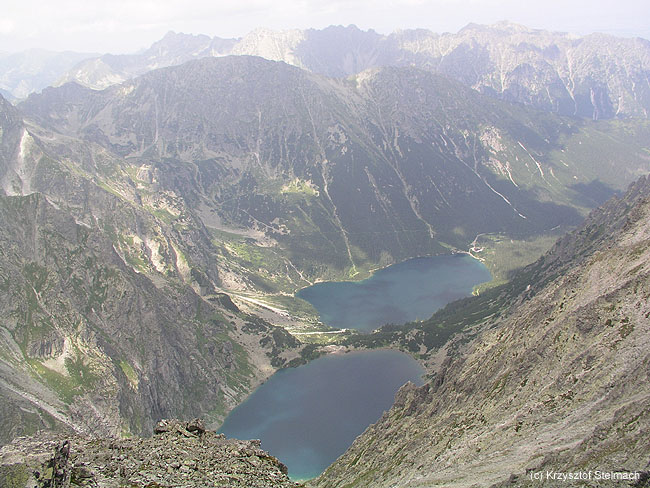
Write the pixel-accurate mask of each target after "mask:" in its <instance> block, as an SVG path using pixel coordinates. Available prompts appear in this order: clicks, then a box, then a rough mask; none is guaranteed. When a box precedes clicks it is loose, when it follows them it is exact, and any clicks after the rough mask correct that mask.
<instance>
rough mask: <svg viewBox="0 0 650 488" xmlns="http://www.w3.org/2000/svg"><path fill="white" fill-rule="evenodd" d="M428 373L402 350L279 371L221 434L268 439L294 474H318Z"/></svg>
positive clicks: (364, 353)
mask: <svg viewBox="0 0 650 488" xmlns="http://www.w3.org/2000/svg"><path fill="white" fill-rule="evenodd" d="M422 373H423V370H422V368H421V367H420V365H419V364H418V363H417V362H416V361H415V360H414V359H412V358H411V357H410V356H408V355H407V354H404V353H401V352H398V351H386V350H380V351H362V352H352V353H348V354H341V355H329V356H325V357H321V358H318V359H316V360H314V361H312V362H310V363H309V364H306V365H304V366H300V367H298V368H293V369H283V370H280V371H278V372H277V373H275V374H274V375H273V376H272V377H271V378H270V379H269V380H268V381H267V382H266V383H264V384H263V385H262V386H260V387H259V388H258V389H257V390H255V391H254V392H253V394H252V395H251V396H250V397H249V398H248V399H247V400H246V401H245V402H244V403H242V404H241V405H239V406H238V407H237V408H236V409H234V410H233V411H232V412H231V413H230V415H228V417H227V418H226V421H225V422H224V424H223V425H222V427H221V429H220V432H223V433H224V434H226V436H227V437H235V438H237V439H261V441H262V449H265V450H267V451H269V453H270V454H271V455H273V456H275V457H277V458H278V459H280V461H282V462H283V463H284V464H286V465H287V466H288V468H289V476H290V477H291V478H292V479H294V480H301V479H309V478H313V477H315V476H318V475H319V474H320V473H322V472H323V471H324V470H325V468H327V466H329V465H330V464H331V463H332V462H334V460H336V458H337V457H339V456H340V455H341V454H343V453H344V452H345V450H346V449H347V448H348V447H349V446H350V445H351V444H352V442H353V441H354V439H355V437H357V436H358V435H359V434H361V433H362V432H363V431H364V430H365V429H366V427H368V425H370V424H372V423H374V422H376V421H377V420H378V419H379V417H381V415H382V413H383V412H384V411H385V410H388V409H389V408H390V406H391V405H392V404H393V399H394V396H395V393H396V392H397V390H398V389H399V388H400V386H402V385H403V384H404V383H406V382H407V381H412V382H413V383H416V384H418V385H421V384H422V380H421V375H422Z"/></svg>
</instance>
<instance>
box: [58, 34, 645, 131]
mask: <svg viewBox="0 0 650 488" xmlns="http://www.w3.org/2000/svg"><path fill="white" fill-rule="evenodd" d="M227 54H234V55H255V56H261V57H264V58H266V59H270V60H274V61H284V62H286V63H288V64H292V65H295V66H298V67H300V68H304V69H307V70H309V71H312V72H314V73H320V74H324V75H326V76H331V77H342V78H344V77H348V76H352V75H356V74H357V73H360V72H362V71H364V70H366V69H370V68H379V67H386V66H400V67H405V66H414V67H418V68H421V69H425V70H428V71H433V72H436V73H441V74H445V75H447V76H449V77H451V78H453V79H456V80H458V81H460V82H461V83H463V84H464V85H466V86H469V87H471V88H474V89H475V90H477V91H479V92H481V93H485V94H488V95H490V96H494V97H497V98H500V99H503V100H508V101H512V102H518V103H524V104H526V105H530V106H533V107H536V108H538V109H542V110H545V111H549V112H553V113H558V114H560V115H568V116H578V117H586V118H592V119H609V118H628V117H641V118H648V113H649V110H650V84H649V82H648V80H649V76H650V41H647V40H645V39H640V38H636V39H624V38H617V37H613V36H608V35H604V34H592V35H589V36H584V37H578V36H574V35H570V34H566V33H557V32H548V31H544V30H537V29H529V28H527V27H524V26H521V25H517V24H512V23H508V22H500V23H497V24H493V25H488V26H485V25H477V24H469V25H467V26H466V27H465V28H463V29H461V30H460V31H459V32H458V33H455V34H450V33H445V34H436V33H434V32H431V31H428V30H425V29H414V30H404V31H397V32H394V33H392V34H390V35H387V36H386V35H380V34H377V33H376V32H374V31H372V30H369V31H362V30H360V29H358V28H357V27H355V26H348V27H342V26H330V27H327V28H325V29H322V30H316V29H307V30H304V31H301V30H288V31H272V30H269V29H256V30H254V31H252V32H251V33H249V34H247V35H246V36H244V37H243V38H241V39H228V40H226V39H220V38H217V37H215V38H212V39H210V38H208V37H207V36H190V35H186V34H174V33H169V34H167V35H166V36H165V37H164V38H163V39H162V40H161V41H159V42H158V43H155V44H154V45H153V46H152V47H151V48H150V49H149V50H148V51H147V52H145V53H144V54H138V55H122V56H110V55H106V56H102V57H100V58H96V59H93V60H87V61H84V62H82V63H81V64H80V65H79V66H77V67H75V69H74V70H72V71H70V72H69V73H68V74H67V75H66V76H65V77H64V78H63V81H72V80H76V81H78V82H80V83H82V84H84V85H86V86H89V87H92V88H105V87H107V86H109V85H110V84H114V83H119V82H122V81H124V80H126V79H129V78H132V77H133V76H137V75H139V74H142V73H144V72H146V71H148V70H151V69H154V68H158V67H163V66H170V65H173V64H180V63H182V62H184V61H187V60H189V59H193V58H200V57H205V56H221V55H227Z"/></svg>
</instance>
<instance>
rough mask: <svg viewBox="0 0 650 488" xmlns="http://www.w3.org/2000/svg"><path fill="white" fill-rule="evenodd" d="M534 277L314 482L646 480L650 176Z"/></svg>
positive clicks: (540, 265)
mask: <svg viewBox="0 0 650 488" xmlns="http://www.w3.org/2000/svg"><path fill="white" fill-rule="evenodd" d="M522 277H523V278H524V279H525V280H527V281H528V284H527V285H526V284H525V283H520V284H523V285H524V286H523V287H518V288H512V291H513V292H516V294H514V295H511V296H510V301H509V305H508V307H507V308H506V309H505V310H501V311H499V312H498V313H496V314H494V315H492V316H490V317H488V318H486V319H483V323H482V325H481V328H482V330H483V332H482V333H480V334H479V335H478V337H476V338H475V339H473V340H471V341H470V342H469V343H467V344H463V342H465V341H466V338H463V337H457V338H456V340H455V342H456V344H455V345H456V347H457V348H458V350H459V351H462V352H461V353H456V354H453V355H451V356H450V357H449V358H447V359H446V360H445V361H444V362H443V363H442V364H440V365H439V366H437V367H436V368H435V370H434V371H432V374H433V379H432V381H431V382H430V383H428V384H426V385H424V386H423V387H420V388H416V387H415V386H413V385H407V386H405V387H403V388H402V389H401V390H400V392H399V393H398V394H397V396H396V399H395V404H394V406H393V407H392V408H391V410H390V411H388V412H386V413H385V414H384V416H383V417H382V418H381V419H380V420H379V421H378V422H377V423H376V424H375V425H373V426H371V427H370V428H368V430H366V432H365V433H364V434H363V435H361V436H360V437H359V438H358V439H357V440H356V441H355V443H354V444H353V445H352V447H351V448H350V449H349V450H348V451H347V452H346V453H345V454H344V455H343V456H342V457H341V458H339V459H338V460H337V461H336V462H335V463H334V464H333V465H332V466H331V467H330V468H328V470H327V471H326V472H325V473H324V474H323V475H322V476H321V477H320V478H318V479H317V480H315V481H314V482H313V485H314V486H319V487H339V486H346V487H351V486H359V487H365V486H373V487H382V486H409V487H417V486H423V487H424V486H458V487H461V486H466V487H469V486H490V485H492V484H494V483H503V484H504V485H507V484H512V485H515V486H526V485H530V486H537V484H538V483H539V481H537V480H533V479H531V478H530V476H531V474H533V475H534V474H535V473H538V472H540V471H541V472H544V473H545V472H546V471H547V470H551V471H553V470H555V471H558V472H567V473H568V472H588V471H589V470H592V472H595V471H596V470H600V471H605V472H635V471H636V472H639V473H642V472H645V473H646V474H645V475H644V479H647V472H648V471H649V470H650V458H649V457H648V452H650V444H649V441H648V439H649V438H650V437H649V435H650V411H649V409H648V408H649V407H648V406H649V405H650V390H649V389H648V384H650V383H649V382H648V379H649V375H650V367H649V364H650V355H649V353H648V347H647V345H648V343H649V341H650V337H649V335H650V319H649V317H650V308H649V307H648V304H649V303H650V302H649V300H648V299H649V298H650V287H649V283H650V180H648V179H647V178H642V179H641V180H639V181H638V182H637V183H635V184H633V185H632V186H631V187H630V189H629V191H628V192H627V193H626V194H625V195H624V196H623V197H621V198H614V199H612V200H610V201H609V202H608V203H606V204H605V205H604V206H603V207H602V208H599V209H598V210H596V211H594V212H593V213H592V214H591V215H590V217H589V218H588V219H587V221H586V222H585V225H584V226H583V227H582V228H581V229H579V230H578V231H575V232H574V233H572V234H570V235H568V236H567V237H565V238H563V239H561V240H560V241H559V242H558V243H557V245H556V246H555V247H554V248H553V249H552V250H551V251H550V252H549V253H548V254H547V255H545V256H544V257H543V258H541V259H540V260H539V261H538V262H537V263H535V264H534V265H531V266H530V267H529V268H527V269H524V270H523V271H522V272H521V274H520V275H518V277H515V280H514V281H520V280H517V278H522ZM475 300H478V299H475ZM467 304H471V301H466V305H467ZM467 309H468V310H467V311H465V312H462V311H461V312H459V313H460V314H461V315H462V314H463V313H465V317H466V318H467V319H468V320H469V322H470V323H471V315H470V312H471V310H472V307H470V306H468V307H467ZM434 319H435V316H434ZM475 323H476V322H475ZM452 342H454V341H452ZM558 483H565V482H558ZM617 483H619V482H607V481H603V480H599V481H596V480H593V479H592V481H591V482H588V483H586V484H580V483H578V484H579V485H580V486H608V485H609V484H611V485H612V486H619V485H618V484H617ZM547 484H548V485H552V484H553V483H552V482H549V481H547ZM558 486H559V485H558ZM562 486H565V485H562Z"/></svg>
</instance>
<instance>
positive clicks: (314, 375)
mask: <svg viewBox="0 0 650 488" xmlns="http://www.w3.org/2000/svg"><path fill="white" fill-rule="evenodd" d="M489 279H490V273H489V272H488V270H487V268H485V266H483V264H481V263H480V262H479V261H477V260H475V259H473V258H471V257H470V256H467V255H449V256H435V257H431V258H416V259H411V260H408V261H405V262H403V263H399V264H396V265H393V266H389V267H388V268H384V269H382V270H379V271H377V272H376V273H375V274H373V276H371V277H370V278H368V279H367V280H364V281H360V282H338V283H334V282H328V283H319V284H316V285H314V286H312V287H309V288H305V289H303V290H301V291H300V292H299V293H298V296H300V297H301V298H303V299H305V300H307V301H309V302H310V303H312V304H313V305H314V307H315V308H316V309H317V310H318V312H319V313H320V315H321V320H323V322H324V323H326V324H328V325H331V326H333V327H340V328H343V327H345V328H356V329H359V330H362V331H370V330H372V329H374V328H377V327H379V326H381V325H383V324H385V323H388V322H391V323H403V322H406V321H410V320H416V319H425V318H428V317H430V316H431V315H432V314H433V312H435V311H436V310H437V309H438V308H440V307H442V306H444V305H445V304H446V303H448V302H450V301H452V300H455V299H457V298H461V297H464V296H467V295H470V294H471V292H472V288H473V287H474V286H475V285H477V284H479V283H482V282H485V281H488V280H489ZM423 372H424V371H423V369H422V368H421V367H420V365H419V364H418V363H417V362H416V361H415V360H414V359H413V358H411V357H410V356H408V355H407V354H404V353H401V352H398V351H391V350H375V351H358V352H351V353H348V354H331V355H328V356H324V357H321V358H318V359H316V360H314V361H311V362H310V363H309V364H306V365H304V366H300V367H298V368H292V369H283V370H280V371H278V372H277V373H275V374H274V375H273V376H272V377H271V378H269V380H268V381H267V382H266V383H264V384H263V385H261V386H260V387H259V388H258V389H257V390H255V391H254V392H253V393H252V395H251V396H250V397H249V398H248V399H247V400H246V401H245V402H244V403H242V404H241V405H239V406H238V407H237V408H235V409H234V410H233V411H232V412H231V413H230V414H229V415H228V417H227V418H226V420H225V421H224V423H223V425H222V426H221V429H220V430H219V431H220V432H222V433H224V434H225V435H226V436H228V437H235V438H238V439H261V441H262V449H265V450H266V451H268V452H269V453H270V454H271V455H273V456H275V457H277V458H278V459H280V461H282V462H283V463H284V464H286V465H287V466H288V468H289V476H290V477H291V478H292V479H294V480H305V479H309V478H313V477H316V476H318V475H319V474H320V473H322V472H323V471H324V470H325V468H327V466H329V465H330V464H331V463H332V462H333V461H334V460H336V458H337V457H339V456H340V455H341V454H343V452H345V450H346V449H347V448H348V447H349V446H350V445H351V444H352V442H353V441H354V439H355V438H356V437H357V436H358V435H359V434H361V433H362V432H363V431H364V430H365V429H366V428H367V427H368V425H370V424H372V423H374V422H376V421H377V420H378V419H379V417H381V415H382V413H383V412H384V411H385V410H388V409H389V408H390V406H391V405H392V403H393V400H394V396H395V393H396V392H397V390H398V389H399V388H400V386H402V385H403V384H404V383H406V382H407V381H411V382H413V383H415V384H417V385H421V384H422V383H423V381H422V378H421V376H422V374H423Z"/></svg>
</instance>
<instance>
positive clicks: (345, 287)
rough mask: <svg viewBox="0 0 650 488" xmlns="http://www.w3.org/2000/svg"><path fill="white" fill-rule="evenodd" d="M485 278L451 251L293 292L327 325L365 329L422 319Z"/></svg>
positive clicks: (475, 265) (477, 266) (481, 271)
mask: <svg viewBox="0 0 650 488" xmlns="http://www.w3.org/2000/svg"><path fill="white" fill-rule="evenodd" d="M491 279H492V276H491V275H490V272H489V271H488V270H487V268H486V267H485V266H484V265H483V263H481V262H480V261H478V260H476V259H474V258H472V257H470V256H468V255H467V254H452V255H444V256H433V257H428V258H416V259H409V260H408V261H404V262H402V263H399V264H395V265H393V266H389V267H387V268H384V269H381V270H379V271H377V272H375V273H374V274H373V275H372V276H371V277H370V278H368V279H367V280H363V281H357V282H349V281H346V282H330V281H328V282H325V283H317V284H315V285H313V286H310V287H308V288H303V289H302V290H300V291H299V292H298V293H297V296H298V297H300V298H302V299H303V300H306V301H308V302H309V303H311V304H312V305H313V306H314V308H315V309H316V310H317V311H318V313H319V314H320V319H321V321H322V322H323V323H325V324H327V325H329V326H331V327H336V328H338V329H357V330H360V331H362V332H370V331H372V330H374V329H376V328H378V327H381V326H382V325H384V324H387V323H393V324H403V323H405V322H410V321H413V320H423V319H428V318H429V317H431V315H433V313H434V312H435V311H436V310H438V309H439V308H441V307H444V306H445V305H446V304H447V303H449V302H452V301H454V300H457V299H458V298H462V297H466V296H468V295H471V293H472V289H473V288H474V286H475V285H478V284H479V283H483V282H486V281H490V280H491Z"/></svg>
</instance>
